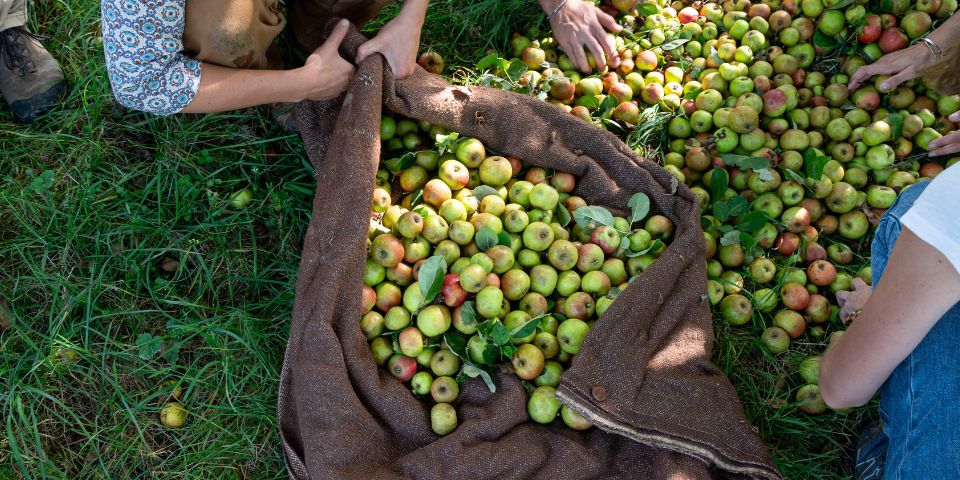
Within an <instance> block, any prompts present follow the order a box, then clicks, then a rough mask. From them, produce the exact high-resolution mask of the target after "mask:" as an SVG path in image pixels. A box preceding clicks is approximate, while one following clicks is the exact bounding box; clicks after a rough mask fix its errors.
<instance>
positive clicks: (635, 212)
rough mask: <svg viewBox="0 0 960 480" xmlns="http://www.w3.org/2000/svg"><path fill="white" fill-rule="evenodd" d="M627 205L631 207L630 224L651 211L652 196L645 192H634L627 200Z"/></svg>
mask: <svg viewBox="0 0 960 480" xmlns="http://www.w3.org/2000/svg"><path fill="white" fill-rule="evenodd" d="M627 206H628V207H630V224H631V225H633V224H634V223H637V222H639V221H640V220H643V218H644V217H646V216H647V214H648V213H650V197H648V196H647V194H646V193H643V192H637V193H634V194H633V196H632V197H630V200H629V201H627Z"/></svg>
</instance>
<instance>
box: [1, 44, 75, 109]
mask: <svg viewBox="0 0 960 480" xmlns="http://www.w3.org/2000/svg"><path fill="white" fill-rule="evenodd" d="M65 90H66V81H65V80H64V77H63V70H61V69H60V65H58V64H57V61H56V60H54V58H53V56H52V55H50V52H48V51H47V50H46V49H45V48H43V45H41V44H40V42H39V41H38V40H37V37H36V36H35V35H33V34H32V33H30V32H29V31H27V29H26V28H25V27H13V28H8V29H6V30H4V31H2V32H0V93H2V94H3V98H4V99H6V100H7V103H8V104H10V109H11V110H12V111H13V115H14V117H16V118H17V120H19V121H21V122H24V123H31V122H33V120H34V119H35V118H36V117H37V116H38V115H40V114H42V113H44V112H46V111H47V110H50V108H51V107H53V106H54V105H55V104H56V103H57V100H58V99H59V98H60V95H61V94H62V93H63V92H64V91H65Z"/></svg>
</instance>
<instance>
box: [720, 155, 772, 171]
mask: <svg viewBox="0 0 960 480" xmlns="http://www.w3.org/2000/svg"><path fill="white" fill-rule="evenodd" d="M720 158H721V159H722V160H723V163H725V164H727V165H728V166H731V167H739V168H741V169H750V170H759V169H762V168H770V159H769V158H766V157H750V156H747V155H735V154H732V153H724V154H721V155H720Z"/></svg>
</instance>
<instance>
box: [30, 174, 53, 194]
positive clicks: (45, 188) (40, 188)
mask: <svg viewBox="0 0 960 480" xmlns="http://www.w3.org/2000/svg"><path fill="white" fill-rule="evenodd" d="M52 186H53V170H44V171H43V173H41V174H40V175H37V176H36V177H34V179H33V181H31V182H30V190H33V193H36V194H42V193H46V192H49V191H50V187H52Z"/></svg>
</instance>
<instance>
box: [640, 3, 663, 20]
mask: <svg viewBox="0 0 960 480" xmlns="http://www.w3.org/2000/svg"><path fill="white" fill-rule="evenodd" d="M637 12H638V13H640V16H643V17H648V16H650V15H656V14H657V13H660V9H659V8H657V6H656V5H654V4H653V3H650V2H640V3H639V4H637Z"/></svg>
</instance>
